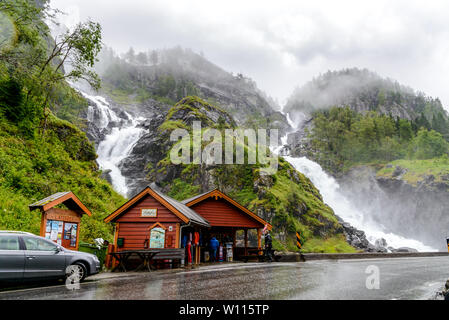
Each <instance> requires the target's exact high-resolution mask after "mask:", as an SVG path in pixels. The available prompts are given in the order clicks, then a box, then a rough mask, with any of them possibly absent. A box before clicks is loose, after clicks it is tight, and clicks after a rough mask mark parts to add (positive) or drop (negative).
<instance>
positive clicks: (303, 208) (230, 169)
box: [123, 96, 353, 251]
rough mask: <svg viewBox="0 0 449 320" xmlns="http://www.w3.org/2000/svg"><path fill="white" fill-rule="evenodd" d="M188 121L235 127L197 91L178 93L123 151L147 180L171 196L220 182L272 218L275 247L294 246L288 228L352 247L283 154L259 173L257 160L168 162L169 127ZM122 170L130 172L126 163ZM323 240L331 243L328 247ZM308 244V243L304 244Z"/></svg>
mask: <svg viewBox="0 0 449 320" xmlns="http://www.w3.org/2000/svg"><path fill="white" fill-rule="evenodd" d="M193 121H201V122H202V125H203V127H204V130H208V129H210V128H215V129H218V130H220V131H221V133H222V135H224V131H223V130H224V129H235V128H236V121H235V120H234V119H233V117H232V116H231V115H229V114H228V113H227V112H226V111H224V110H222V109H221V108H218V107H216V106H213V105H211V104H209V103H206V102H205V101H203V100H201V99H200V98H198V97H190V96H189V97H186V98H183V99H182V100H181V101H179V102H178V103H177V104H176V105H175V106H174V107H172V108H171V109H170V111H169V112H168V114H167V115H166V116H165V117H158V118H155V119H153V121H152V122H151V123H150V124H149V127H148V129H149V130H148V132H147V133H146V134H145V135H144V136H143V137H142V138H141V139H140V140H139V141H138V143H137V144H136V145H135V147H134V148H133V154H132V155H131V156H130V157H129V159H130V160H131V161H133V160H135V159H139V161H141V162H142V164H143V163H145V166H146V169H147V172H148V177H147V179H148V181H150V182H154V183H156V184H157V185H159V187H161V188H162V189H163V190H164V191H165V192H167V193H168V194H169V195H170V196H172V197H174V198H177V199H185V198H188V197H190V196H193V195H196V194H198V193H202V192H205V191H208V190H211V189H213V188H220V189H221V190H223V191H224V192H226V193H228V194H229V195H231V196H232V197H234V198H235V199H237V201H239V202H240V203H241V204H243V205H245V206H247V207H248V208H250V209H251V210H253V211H254V212H257V213H258V214H259V215H260V216H262V217H263V218H264V219H267V220H268V221H270V222H271V223H273V225H274V231H275V233H276V238H277V239H278V241H279V242H278V243H277V246H278V248H281V247H286V248H289V249H291V250H294V247H295V246H294V241H293V240H294V237H293V234H294V232H295V231H297V230H300V231H301V232H302V234H303V236H304V238H305V239H307V240H311V242H310V244H309V247H308V246H307V244H306V247H305V250H310V251H312V250H313V251H316V250H322V251H352V250H353V249H352V248H351V247H350V246H348V245H347V244H345V241H344V238H343V229H342V227H341V225H340V223H339V222H338V220H337V218H336V217H335V215H334V214H333V211H332V209H331V208H329V207H328V206H326V205H325V204H324V203H323V201H322V197H321V195H320V193H319V191H318V190H317V189H316V188H315V187H314V186H313V184H312V183H311V182H310V180H309V179H307V178H306V177H305V176H304V175H302V174H301V173H299V172H297V171H296V170H295V169H294V168H293V167H292V166H290V165H289V164H288V163H287V162H285V161H284V160H283V159H280V163H279V169H278V171H277V172H276V174H274V175H263V174H261V170H260V169H261V167H263V166H262V165H261V164H255V165H248V164H225V165H216V164H210V165H206V164H202V165H195V164H179V165H175V164H173V163H172V161H171V160H170V156H169V152H170V150H171V149H172V148H173V146H174V145H175V144H176V143H175V142H172V141H170V138H169V136H170V133H171V131H172V130H174V129H176V128H184V129H187V130H189V131H190V130H191V129H190V128H191V125H192V122H193ZM206 128H208V129H206ZM148 147H150V150H149V148H148ZM223 152H224V150H223ZM137 154H139V155H140V157H139V156H138V155H137ZM123 173H124V174H125V175H128V176H132V174H128V173H127V166H126V164H124V166H123ZM327 241H328V242H332V243H333V244H335V246H334V247H333V248H330V247H329V246H327V245H326V243H327ZM306 243H307V242H306ZM312 244H313V245H314V247H310V246H311V245H312Z"/></svg>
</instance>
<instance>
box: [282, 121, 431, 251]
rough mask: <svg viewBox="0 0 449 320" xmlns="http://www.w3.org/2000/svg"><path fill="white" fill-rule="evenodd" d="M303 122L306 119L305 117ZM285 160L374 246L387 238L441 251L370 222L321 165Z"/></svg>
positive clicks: (397, 244)
mask: <svg viewBox="0 0 449 320" xmlns="http://www.w3.org/2000/svg"><path fill="white" fill-rule="evenodd" d="M286 117H287V120H288V122H289V124H290V126H292V128H295V127H299V126H295V125H294V124H293V122H292V121H291V119H290V116H289V114H287V115H286ZM300 119H305V117H301V118H300ZM286 140H287V138H286V137H285V138H282V143H285V142H286ZM280 150H281V149H280V148H277V150H276V151H280ZM276 151H275V152H276ZM276 153H278V152H276ZM278 154H279V153H278ZM283 158H284V159H285V160H286V161H287V162H289V163H290V164H291V165H292V166H293V167H294V168H295V169H296V170H298V171H299V172H301V173H303V174H304V175H305V176H306V177H308V178H309V179H310V180H311V181H312V183H313V184H314V185H315V186H316V187H317V188H318V190H319V191H320V193H321V195H322V197H323V201H324V202H325V203H326V204H327V205H329V206H330V207H331V208H332V209H333V210H334V212H335V214H336V215H338V216H339V217H341V218H342V219H343V220H344V221H346V222H348V223H350V224H351V225H352V226H353V227H355V228H357V229H359V230H363V231H364V232H365V234H366V237H367V239H368V241H370V242H371V243H374V242H375V241H376V240H377V239H380V238H384V239H385V240H386V241H387V245H388V246H391V247H393V248H400V247H409V248H414V249H416V250H418V251H437V250H435V249H434V248H432V247H429V246H426V245H425V244H423V243H422V242H420V241H418V240H414V239H407V238H404V237H402V236H399V235H396V234H394V233H391V232H389V231H388V229H387V228H386V227H385V226H382V225H380V224H379V223H377V222H375V221H373V220H372V219H370V214H369V213H368V212H364V210H363V208H357V207H356V205H354V204H353V202H354V201H351V199H350V198H348V197H346V196H345V195H343V194H342V192H341V191H340V185H339V184H338V182H337V181H336V180H335V179H334V178H333V177H331V176H329V175H328V174H327V173H326V172H325V171H324V170H323V169H322V168H321V166H320V165H319V164H318V163H316V162H314V161H312V160H309V159H307V158H306V157H298V158H295V157H291V156H283Z"/></svg>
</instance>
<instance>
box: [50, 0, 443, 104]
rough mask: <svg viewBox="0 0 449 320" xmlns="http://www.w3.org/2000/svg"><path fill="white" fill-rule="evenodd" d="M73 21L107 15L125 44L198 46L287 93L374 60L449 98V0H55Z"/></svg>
mask: <svg viewBox="0 0 449 320" xmlns="http://www.w3.org/2000/svg"><path fill="white" fill-rule="evenodd" d="M51 4H52V6H53V7H56V8H58V9H61V10H63V11H65V12H67V13H68V15H67V16H65V17H64V19H65V22H66V23H67V24H73V23H75V22H77V21H80V20H81V21H82V20H86V19H87V18H91V19H93V20H95V21H98V22H100V23H101V25H102V27H103V40H104V42H105V44H107V45H108V46H111V47H113V48H114V49H116V50H117V51H119V52H125V51H127V50H128V48H129V47H130V46H132V47H133V48H134V49H135V50H136V51H139V50H147V49H149V48H150V49H153V48H168V47H173V46H176V45H181V46H182V47H186V48H191V49H193V50H194V51H196V52H200V51H202V52H203V53H204V55H205V57H206V58H208V59H209V60H210V61H212V62H213V63H215V64H217V65H219V66H220V67H222V68H223V69H225V70H227V71H232V72H241V73H243V74H245V75H246V76H249V77H251V78H253V79H254V80H256V82H257V83H258V86H259V87H260V88H261V89H262V90H264V91H265V92H267V94H269V95H271V96H272V97H274V98H277V99H278V100H279V102H280V103H284V102H285V100H286V98H287V97H288V96H289V95H290V94H291V93H292V91H293V89H294V88H295V87H296V86H298V85H303V84H304V83H305V82H307V81H309V80H310V79H311V78H312V77H314V76H316V75H318V74H320V73H323V72H326V71H327V70H336V69H341V68H345V67H360V68H368V69H370V70H372V71H375V72H377V73H378V74H379V75H381V76H384V77H391V78H394V79H396V80H398V81H399V82H401V83H402V84H404V85H409V86H411V87H412V88H414V89H417V90H420V91H424V92H425V93H427V94H428V95H431V96H434V97H440V99H441V100H442V102H443V104H444V105H445V107H446V109H448V107H449V92H448V90H447V87H448V84H449V1H446V0H441V1H438V0H431V1H410V0H407V1H399V0H395V1H392V0H389V1H380V0H376V1H366V0H363V1H360V0H358V1H343V0H339V1H317V0H314V1H310V0H308V1H298V0H296V1H282V0H272V1H262V0H257V1H251V0H238V1H234V0H225V1H219V0H199V1H190V0H180V1H174V0H161V1H159V0H126V1H117V0H51Z"/></svg>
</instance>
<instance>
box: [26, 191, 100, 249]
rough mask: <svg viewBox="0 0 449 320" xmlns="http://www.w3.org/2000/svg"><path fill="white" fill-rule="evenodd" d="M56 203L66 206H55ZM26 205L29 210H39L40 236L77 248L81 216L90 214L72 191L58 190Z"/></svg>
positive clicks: (70, 247)
mask: <svg viewBox="0 0 449 320" xmlns="http://www.w3.org/2000/svg"><path fill="white" fill-rule="evenodd" d="M58 205H64V206H65V207H66V208H56V206H58ZM28 207H29V209H30V211H33V210H36V209H39V210H40V211H41V214H42V216H41V227H40V236H41V237H45V238H47V239H50V240H52V241H54V242H56V243H57V244H59V245H61V246H63V247H64V248H67V249H70V250H78V244H79V233H80V223H81V217H82V215H83V214H87V215H88V216H91V215H92V214H91V212H90V211H89V210H88V209H87V208H86V207H85V206H84V205H83V204H82V202H81V201H80V200H79V199H78V197H77V196H76V195H75V194H74V193H73V192H71V191H68V192H58V193H55V194H53V195H51V196H49V197H47V198H45V199H42V200H39V201H37V202H35V203H33V204H30V205H29V206H28Z"/></svg>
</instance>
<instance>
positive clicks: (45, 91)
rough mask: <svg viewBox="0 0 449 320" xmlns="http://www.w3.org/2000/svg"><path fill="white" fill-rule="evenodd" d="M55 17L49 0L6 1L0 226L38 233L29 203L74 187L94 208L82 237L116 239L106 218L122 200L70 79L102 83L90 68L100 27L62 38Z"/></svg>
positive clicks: (0, 18) (2, 11)
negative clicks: (54, 32) (101, 164)
mask: <svg viewBox="0 0 449 320" xmlns="http://www.w3.org/2000/svg"><path fill="white" fill-rule="evenodd" d="M50 15H51V10H49V5H48V1H46V0H39V1H34V0H3V1H0V26H2V28H5V26H6V29H5V30H7V31H8V32H7V33H2V34H1V35H0V229H9V230H23V231H30V232H33V233H38V232H39V225H40V214H39V212H29V210H28V205H29V204H31V203H33V202H35V201H36V200H39V199H42V198H44V197H47V196H49V195H51V194H53V193H56V192H61V191H69V190H70V191H73V192H74V193H75V194H76V195H77V196H78V197H79V198H80V200H81V201H82V202H83V203H84V204H85V205H86V206H87V207H88V208H89V209H90V210H91V211H92V213H93V216H92V217H84V218H83V227H82V228H81V240H84V241H90V240H92V239H93V238H97V237H103V238H105V239H108V240H112V239H111V238H112V230H111V227H110V226H108V225H106V224H104V223H103V222H102V219H103V218H104V217H105V215H107V214H108V213H110V212H112V211H113V210H114V209H116V208H117V207H118V206H119V205H120V204H122V203H123V201H124V199H123V198H122V197H121V196H120V195H118V194H117V193H116V192H114V191H113V190H112V188H111V186H110V185H109V184H108V183H107V182H106V181H105V180H103V179H101V178H100V174H101V173H100V171H99V170H98V168H97V165H96V162H95V159H96V157H97V155H96V153H95V149H94V147H93V145H92V144H91V143H90V142H89V140H88V139H87V138H86V135H85V134H84V133H83V132H82V131H81V130H80V129H79V126H81V125H82V123H83V121H82V120H81V119H80V118H79V117H78V115H79V112H80V111H81V110H82V109H83V108H85V107H86V106H87V102H86V100H84V99H83V98H82V97H80V95H79V94H78V93H77V92H75V91H74V90H73V89H72V88H71V87H70V86H69V85H68V84H67V80H71V81H76V80H78V79H80V78H83V79H86V81H88V82H89V83H90V84H91V85H93V86H95V85H98V81H97V76H96V74H95V73H93V72H92V71H91V69H90V68H91V67H92V66H93V63H94V62H95V56H96V55H97V54H98V51H99V50H100V48H101V27H100V26H99V25H98V24H96V23H93V22H91V21H89V22H87V23H81V24H79V25H78V26H77V27H76V28H75V29H74V31H70V32H71V33H66V34H64V35H61V37H60V38H59V40H60V41H59V42H58V43H56V42H55V41H54V40H53V39H52V37H51V35H50V30H49V28H48V26H47V25H46V24H45V20H46V19H47V18H51V16H50ZM2 30H3V29H2ZM65 59H70V60H72V62H73V63H72V68H71V70H70V71H67V70H64V61H65ZM61 118H62V119H66V120H62V119H61ZM67 120H68V121H70V122H68V121H67Z"/></svg>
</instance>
